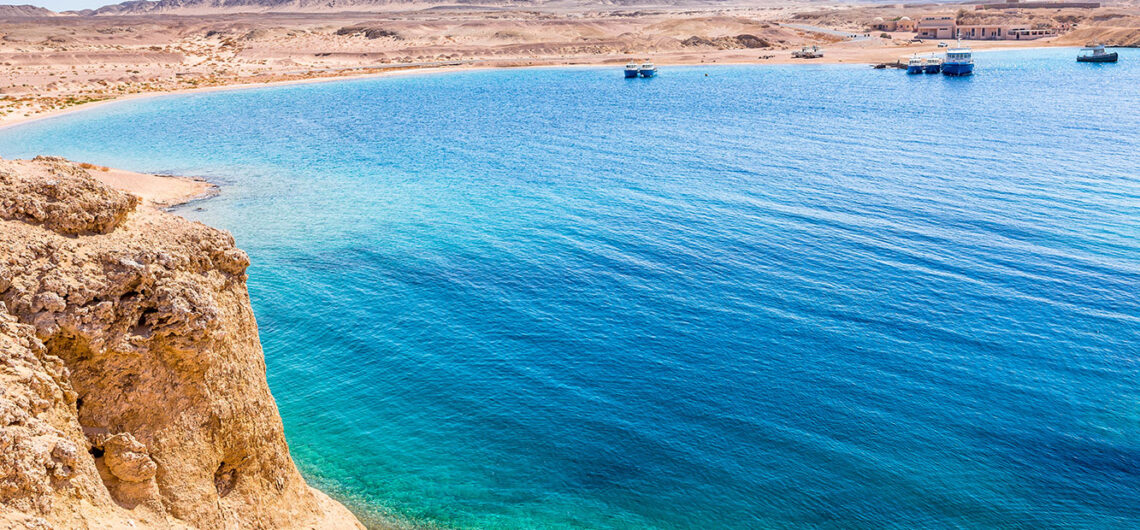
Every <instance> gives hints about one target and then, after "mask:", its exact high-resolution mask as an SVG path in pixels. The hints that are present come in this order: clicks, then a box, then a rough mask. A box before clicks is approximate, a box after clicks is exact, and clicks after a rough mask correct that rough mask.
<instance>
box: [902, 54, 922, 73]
mask: <svg viewBox="0 0 1140 530" xmlns="http://www.w3.org/2000/svg"><path fill="white" fill-rule="evenodd" d="M925 66H926V60H925V59H923V58H922V57H919V56H917V55H914V56H911V58H910V60H909V61H907V62H906V73H908V74H921V73H922V70H923V68H924V67H925Z"/></svg>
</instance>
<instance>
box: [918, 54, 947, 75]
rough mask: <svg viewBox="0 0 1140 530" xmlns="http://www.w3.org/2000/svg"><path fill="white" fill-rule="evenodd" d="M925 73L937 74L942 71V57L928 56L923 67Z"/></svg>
mask: <svg viewBox="0 0 1140 530" xmlns="http://www.w3.org/2000/svg"><path fill="white" fill-rule="evenodd" d="M922 71H923V73H927V74H937V73H938V72H941V71H942V58H941V57H927V58H926V64H924V65H923V67H922Z"/></svg>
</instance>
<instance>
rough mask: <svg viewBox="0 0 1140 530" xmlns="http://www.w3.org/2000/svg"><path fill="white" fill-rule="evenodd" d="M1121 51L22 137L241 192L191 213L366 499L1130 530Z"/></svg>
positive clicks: (304, 463)
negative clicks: (222, 252)
mask: <svg viewBox="0 0 1140 530" xmlns="http://www.w3.org/2000/svg"><path fill="white" fill-rule="evenodd" d="M1121 53H1122V55H1123V58H1122V60H1121V62H1120V63H1119V64H1116V65H1087V64H1077V63H1075V62H1074V60H1073V59H1074V56H1075V50H1071V49H1070V50H1044V51H1021V52H1003V53H983V54H978V55H977V61H978V74H977V75H975V76H974V77H972V78H965V79H947V78H944V77H943V76H934V75H931V76H907V75H905V74H904V73H902V72H898V71H873V70H871V69H869V68H867V67H865V66H799V67H791V66H789V67H685V68H663V69H662V71H661V75H660V77H658V78H656V79H652V80H624V79H622V78H621V72H620V68H607V69H540V70H518V71H480V72H468V73H457V74H449V75H425V76H413V77H400V78H389V79H375V80H367V81H354V82H341V83H332V84H315V85H302V86H291V87H279V88H269V89H258V90H246V91H235V92H221V93H213V94H201V95H191V96H177V97H164V98H157V99H150V100H139V101H131V102H125V103H122V104H115V105H110V106H105V107H101V108H98V109H95V110H92V111H90V112H85V113H79V114H73V115H69V116H66V117H61V118H57V119H52V120H47V121H42V122H37V123H32V124H28V125H25V126H21V127H17V128H12V129H7V130H3V131H0V155H3V156H5V157H26V156H32V155H35V154H46V153H50V154H60V155H64V156H67V157H70V158H73V159H77V160H84V161H90V162H94V163H98V164H104V165H112V166H118V167H124V168H129V169H134V170H141V171H156V172H168V173H178V174H189V175H202V176H206V177H209V178H211V179H213V180H215V181H217V182H219V183H221V184H222V185H223V190H224V191H223V194H222V196H221V197H219V198H217V199H212V200H209V201H206V202H203V203H199V204H195V205H192V206H190V207H184V208H182V209H181V210H180V213H181V214H182V215H185V216H187V217H190V218H192V219H200V220H202V221H204V222H206V223H209V224H211V225H214V226H218V227H223V228H226V229H229V230H231V231H233V232H234V234H235V236H236V237H237V240H238V243H239V245H241V246H242V247H243V248H245V249H246V250H248V252H249V253H250V255H251V257H252V259H253V266H252V267H251V269H250V282H249V284H250V290H251V296H252V299H253V304H254V307H255V309H256V313H257V317H258V321H259V324H260V326H261V339H262V342H263V344H264V346H265V354H266V360H267V363H268V375H269V380H270V384H271V387H272V389H273V392H274V394H275V396H276V398H277V400H278V402H279V404H280V406H281V411H282V414H283V416H284V420H285V424H286V430H287V434H288V438H289V442H290V445H291V448H292V450H293V454H294V456H295V458H296V460H297V462H298V464H299V465H300V467H301V468H302V470H303V471H304V472H305V474H306V475H307V476H308V477H309V478H310V479H311V480H312V481H313V482H314V483H316V484H317V485H319V486H320V487H322V488H324V489H326V490H327V491H330V492H331V493H333V494H334V495H336V496H337V497H338V498H341V499H343V500H345V501H346V502H347V503H349V504H350V506H352V507H353V508H354V509H355V510H356V511H357V512H358V513H361V514H362V515H364V516H366V517H390V518H395V519H398V520H401V521H404V522H408V523H412V524H420V525H439V526H446V527H462V528H563V527H589V528H714V527H723V528H769V527H771V528H914V527H958V526H966V527H1006V528H1009V527H1026V528H1046V527H1070V528H1071V527H1080V528H1113V527H1115V528H1127V527H1132V528H1136V527H1138V526H1140V502H1138V499H1140V377H1138V376H1140V344H1138V339H1140V137H1138V134H1140V88H1138V87H1140V53H1138V52H1137V51H1135V50H1122V52H1121ZM706 74H707V77H706ZM199 207H200V208H202V210H201V211H200V210H198V209H197V208H199ZM373 520H375V519H373Z"/></svg>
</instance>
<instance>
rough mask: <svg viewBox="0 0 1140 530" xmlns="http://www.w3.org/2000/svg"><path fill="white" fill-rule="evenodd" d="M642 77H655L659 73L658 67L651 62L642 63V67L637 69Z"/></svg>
mask: <svg viewBox="0 0 1140 530" xmlns="http://www.w3.org/2000/svg"><path fill="white" fill-rule="evenodd" d="M637 72H638V73H639V74H641V77H653V76H655V75H657V67H656V66H654V64H653V63H651V62H644V63H641V68H640V69H638V71H637Z"/></svg>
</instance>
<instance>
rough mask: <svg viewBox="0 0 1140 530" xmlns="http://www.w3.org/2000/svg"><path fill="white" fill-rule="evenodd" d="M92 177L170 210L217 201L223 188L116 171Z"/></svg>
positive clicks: (102, 171)
mask: <svg viewBox="0 0 1140 530" xmlns="http://www.w3.org/2000/svg"><path fill="white" fill-rule="evenodd" d="M87 172H88V173H90V174H91V176H93V177H95V178H96V179H98V180H99V181H100V182H102V183H103V184H106V185H108V186H110V187H112V188H115V189H117V190H121V191H125V192H128V193H133V194H135V195H138V196H139V197H140V198H142V200H143V201H144V202H146V203H149V204H151V205H153V206H156V207H159V208H169V207H171V206H177V205H180V204H185V203H187V202H190V201H195V200H199V199H205V198H209V197H213V196H215V195H217V194H218V192H219V188H218V186H217V185H216V184H212V183H210V182H207V181H205V180H202V179H196V178H189V177H176V176H171V175H151V174H148V173H136V172H134V171H126V170H123V169H114V168H93V169H87Z"/></svg>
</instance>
